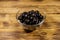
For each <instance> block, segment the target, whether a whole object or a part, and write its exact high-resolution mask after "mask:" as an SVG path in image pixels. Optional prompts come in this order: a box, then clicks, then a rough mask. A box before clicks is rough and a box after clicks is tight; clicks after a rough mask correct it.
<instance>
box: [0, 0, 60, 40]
mask: <svg viewBox="0 0 60 40" xmlns="http://www.w3.org/2000/svg"><path fill="white" fill-rule="evenodd" d="M26 7H27V8H29V7H31V8H33V7H36V8H39V9H40V11H41V12H42V13H46V20H45V22H44V23H43V24H42V26H41V27H39V28H36V30H35V31H33V32H32V33H25V32H24V30H23V26H22V25H21V24H19V23H18V22H17V19H16V13H17V12H18V10H20V9H21V8H22V9H24V8H26ZM0 40H60V1H58V0H43V1H32V0H29V1H28V0H17V1H8V0H7V1H5V0H4V1H0Z"/></svg>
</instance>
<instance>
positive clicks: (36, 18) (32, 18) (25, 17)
mask: <svg viewBox="0 0 60 40" xmlns="http://www.w3.org/2000/svg"><path fill="white" fill-rule="evenodd" d="M18 20H19V21H20V22H21V23H24V24H26V25H36V24H39V23H40V22H41V21H42V20H43V16H42V15H41V14H40V13H39V11H38V10H36V11H34V10H31V11H28V12H23V13H22V14H21V15H20V16H19V17H18Z"/></svg>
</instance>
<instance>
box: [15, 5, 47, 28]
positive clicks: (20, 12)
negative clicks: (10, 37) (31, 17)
mask: <svg viewBox="0 0 60 40" xmlns="http://www.w3.org/2000/svg"><path fill="white" fill-rule="evenodd" d="M31 10H34V11H36V10H38V11H39V13H40V14H41V15H42V16H43V20H42V21H41V22H40V23H38V24H35V25H26V24H24V23H21V22H20V21H19V20H18V17H19V16H20V15H21V14H22V13H23V12H28V11H31ZM42 11H43V10H41V9H40V8H39V7H29V6H28V7H21V8H20V9H19V11H18V12H17V14H16V18H17V20H18V22H19V23H21V24H22V25H24V26H25V27H27V29H30V28H31V27H37V26H38V25H42V24H43V22H44V21H45V18H46V17H45V16H46V15H45V13H44V12H42ZM32 29H33V28H32Z"/></svg>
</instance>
